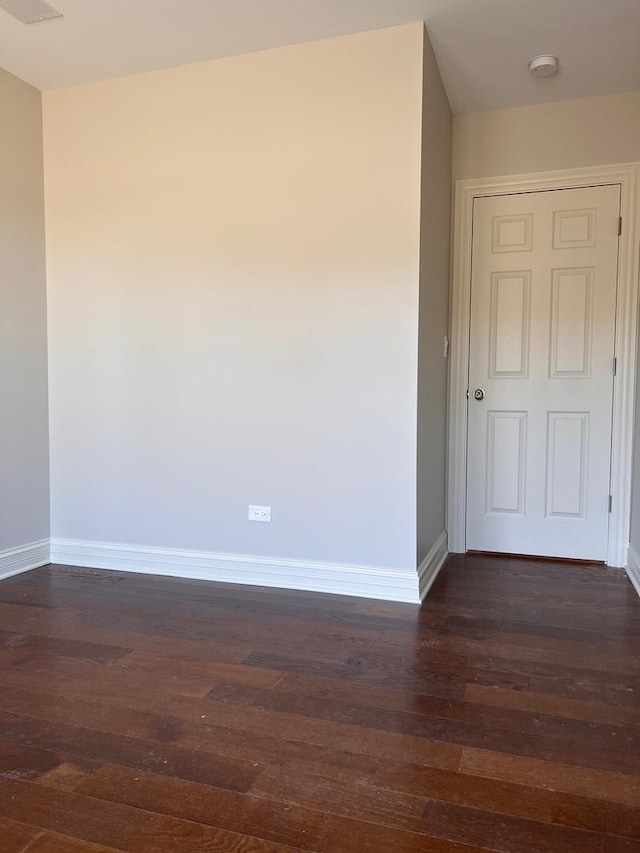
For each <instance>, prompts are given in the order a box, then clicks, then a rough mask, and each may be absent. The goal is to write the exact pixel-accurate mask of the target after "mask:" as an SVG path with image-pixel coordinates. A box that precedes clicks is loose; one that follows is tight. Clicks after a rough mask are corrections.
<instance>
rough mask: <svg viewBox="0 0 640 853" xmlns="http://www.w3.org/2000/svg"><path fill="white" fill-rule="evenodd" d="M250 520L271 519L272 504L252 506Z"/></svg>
mask: <svg viewBox="0 0 640 853" xmlns="http://www.w3.org/2000/svg"><path fill="white" fill-rule="evenodd" d="M249 521H267V522H269V521H271V507H270V506H250V507H249Z"/></svg>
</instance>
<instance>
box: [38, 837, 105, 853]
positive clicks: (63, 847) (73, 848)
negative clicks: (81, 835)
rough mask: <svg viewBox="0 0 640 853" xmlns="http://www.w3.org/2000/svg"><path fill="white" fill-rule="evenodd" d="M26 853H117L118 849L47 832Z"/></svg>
mask: <svg viewBox="0 0 640 853" xmlns="http://www.w3.org/2000/svg"><path fill="white" fill-rule="evenodd" d="M25 853H116V848H115V847H104V846H103V845H102V844H91V842H89V841H79V840H78V839H77V838H69V836H68V835H58V833H55V832H45V833H44V835H41V836H40V837H39V838H38V839H37V841H34V842H33V844H31V845H30V846H29V847H28V848H27V849H26V851H25Z"/></svg>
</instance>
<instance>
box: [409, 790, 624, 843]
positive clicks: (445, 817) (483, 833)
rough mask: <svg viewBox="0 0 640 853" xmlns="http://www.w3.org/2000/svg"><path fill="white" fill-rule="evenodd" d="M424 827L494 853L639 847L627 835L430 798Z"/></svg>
mask: <svg viewBox="0 0 640 853" xmlns="http://www.w3.org/2000/svg"><path fill="white" fill-rule="evenodd" d="M423 831H424V832H427V833H429V834H430V835H433V836H435V837H439V838H442V839H443V840H445V841H455V842H458V843H464V844H471V845H477V846H480V847H483V846H484V847H489V848H490V849H491V850H495V851H496V853H531V851H532V850H536V851H538V850H541V851H542V850H549V851H553V850H558V851H560V850H561V851H563V853H574V851H575V853H603V851H606V853H638V850H639V849H640V845H639V843H638V842H637V841H635V840H633V839H629V838H618V837H616V836H613V835H611V834H608V835H602V834H600V833H595V832H584V831H582V830H579V829H572V828H569V827H564V826H550V825H549V824H546V823H540V822H538V821H533V820H525V819H523V818H515V817H508V816H506V815H498V816H496V815H495V814H493V813H490V812H486V811H482V810H480V809H471V808H466V807H464V806H457V805H452V804H451V803H442V802H436V801H433V802H430V803H429V804H428V805H427V807H426V809H425V813H424V820H423Z"/></svg>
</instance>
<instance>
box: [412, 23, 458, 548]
mask: <svg viewBox="0 0 640 853" xmlns="http://www.w3.org/2000/svg"><path fill="white" fill-rule="evenodd" d="M423 74H424V77H423V88H422V105H423V107H422V108H423V112H422V176H421V185H422V204H421V221H420V309H419V345H418V467H417V487H418V488H417V495H418V499H417V517H418V540H417V544H418V549H417V559H418V564H420V563H421V562H422V560H423V559H424V557H425V556H426V555H427V554H428V552H429V550H430V548H431V547H432V546H433V545H434V544H435V542H436V540H437V539H438V537H439V536H440V534H441V533H442V532H443V531H444V530H445V498H446V453H447V447H446V430H447V361H446V360H445V357H444V338H445V335H446V334H447V325H448V314H449V256H450V218H451V110H450V108H449V102H448V100H447V96H446V94H445V91H444V87H443V85H442V81H441V79H440V73H439V71H438V66H437V64H436V60H435V57H434V55H433V50H432V48H431V43H430V41H429V37H428V36H427V34H426V32H425V50H424V70H423Z"/></svg>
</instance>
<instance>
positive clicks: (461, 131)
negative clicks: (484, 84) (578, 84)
mask: <svg viewBox="0 0 640 853" xmlns="http://www.w3.org/2000/svg"><path fill="white" fill-rule="evenodd" d="M453 152H454V153H453V172H454V177H455V178H456V179H462V178H480V177H491V176H496V175H509V174H520V173H525V172H540V171H547V170H553V169H567V168H579V167H582V166H594V165H607V164H614V163H631V162H638V161H640V91H638V92H627V93H624V94H619V95H604V96H602V97H597V98H582V99H580V100H575V101H563V102H560V103H554V104H543V105H541V106H534V107H520V108H517V109H509V110H497V111H495V112H487V113H477V114H475V115H468V116H459V117H457V118H455V119H454V146H453ZM638 369H639V373H638V376H640V360H639V362H638ZM638 424H640V388H637V391H636V441H635V451H634V459H633V463H632V464H633V500H632V512H631V537H630V538H631V544H632V545H633V546H634V548H635V549H636V550H637V551H640V439H639V432H638Z"/></svg>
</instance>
